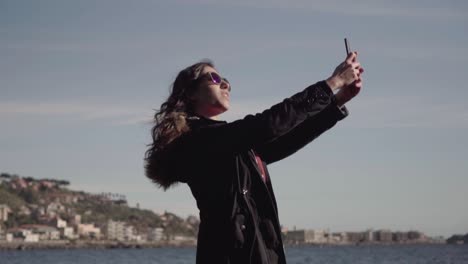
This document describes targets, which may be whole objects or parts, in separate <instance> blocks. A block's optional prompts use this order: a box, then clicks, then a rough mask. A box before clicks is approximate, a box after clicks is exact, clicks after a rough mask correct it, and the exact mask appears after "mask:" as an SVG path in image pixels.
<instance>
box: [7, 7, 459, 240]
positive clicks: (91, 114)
mask: <svg viewBox="0 0 468 264" xmlns="http://www.w3.org/2000/svg"><path fill="white" fill-rule="evenodd" d="M467 26H468V4H466V2H465V1H370V0H364V1H353V2H350V1H305V0H304V1H299V0H298V1H288V2H286V1H263V0H253V1H244V0H240V1H235V2H234V1H224V0H223V1H209V0H205V1H204V0H193V1H189V0H177V1H149V0H142V1H132V2H130V1H123V0H117V1H110V0H99V1H91V0H88V1H59V0H56V1H51V0H45V1H21V0H20V1H5V0H2V1H0V36H1V37H0V58H1V59H0V123H1V124H2V128H1V133H0V171H2V172H8V173H16V174H19V175H22V176H33V177H37V178H57V179H66V180H70V181H71V182H72V186H71V187H72V188H74V189H82V190H85V191H88V192H95V193H98V192H116V193H122V194H125V195H126V196H127V198H128V200H129V202H130V205H132V206H134V205H135V204H136V203H139V204H140V206H141V207H144V208H149V209H153V210H155V211H156V212H163V211H164V210H168V211H171V212H175V213H177V214H179V215H181V216H187V215H189V214H195V215H197V214H198V212H197V209H196V205H195V202H194V200H193V198H192V197H191V194H190V192H189V189H188V188H187V186H184V185H179V186H177V187H176V188H174V189H170V190H169V191H167V192H163V191H162V190H160V189H157V188H156V187H155V186H154V185H152V184H151V183H150V182H149V181H148V180H147V179H146V178H145V177H144V174H143V155H144V151H145V150H146V144H148V143H149V142H150V128H151V123H150V121H151V117H152V115H153V113H154V111H153V109H157V108H159V106H160V104H161V103H162V102H163V101H164V100H165V99H166V97H167V96H168V89H169V85H170V83H171V82H172V81H173V79H174V78H175V76H176V75H177V73H178V71H179V70H181V69H183V68H184V67H186V66H188V65H190V64H192V63H194V62H196V61H198V60H200V59H203V58H210V59H212V60H214V62H215V64H216V66H217V68H218V70H219V71H220V72H221V73H222V74H223V75H225V76H226V77H227V78H228V79H229V80H230V82H231V83H232V86H233V91H232V94H231V103H232V108H231V109H230V111H229V112H227V113H226V114H224V115H223V116H222V118H223V119H225V120H228V121H232V120H235V119H237V118H242V117H243V116H244V115H246V114H249V113H255V112H259V111H262V110H263V109H265V108H267V107H269V106H271V105H273V104H275V103H277V102H279V101H281V100H282V99H284V98H286V97H288V96H290V95H292V94H294V93H296V92H298V91H301V90H302V89H304V88H305V87H306V86H308V85H309V84H312V83H315V82H317V81H320V80H323V79H325V78H327V77H329V76H330V74H331V73H332V72H333V70H334V68H335V66H336V65H337V64H339V63H340V62H341V61H342V60H343V59H344V56H345V49H344V43H343V38H344V37H347V38H348V39H349V41H350V45H351V48H352V49H353V50H357V51H358V52H359V57H360V61H361V63H362V65H363V67H364V68H365V70H366V72H365V76H364V87H363V90H362V92H361V94H360V95H359V96H358V97H356V98H355V99H354V100H353V101H351V102H349V103H348V104H347V106H348V109H349V111H350V115H349V117H348V118H346V119H345V120H343V121H342V122H340V123H339V124H337V125H336V126H335V127H334V128H333V129H332V130H330V131H328V132H327V133H326V134H324V135H322V136H321V137H320V138H318V139H317V140H316V141H314V142H313V143H311V144H310V145H308V146H307V147H305V148H304V149H302V150H301V151H299V152H298V153H296V154H295V155H293V156H291V157H289V158H288V159H286V160H283V161H280V162H278V163H275V164H273V165H271V166H270V167H269V170H270V173H271V174H272V180H273V185H274V188H275V192H276V195H277V200H278V206H279V214H280V220H281V222H282V224H283V225H284V226H287V227H289V228H293V227H294V226H296V227H297V228H329V229H330V230H331V231H358V230H364V229H367V228H374V229H379V228H390V229H392V230H401V231H405V230H409V229H417V230H421V231H423V232H425V233H427V234H429V235H444V236H448V235H451V234H453V233H466V232H468V210H467V209H468V208H467V205H466V201H467V200H468V192H467V191H466V187H467V186H468V162H466V160H467V158H466V155H465V151H466V149H468V139H467V137H466V135H467V132H468V106H467V104H466V100H467V98H468V91H467V89H466V78H467V72H468V34H467V28H468V27H467Z"/></svg>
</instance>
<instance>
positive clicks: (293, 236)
mask: <svg viewBox="0 0 468 264" xmlns="http://www.w3.org/2000/svg"><path fill="white" fill-rule="evenodd" d="M328 237H329V233H328V231H325V230H312V229H310V230H304V229H301V230H293V231H288V233H287V234H286V238H285V241H287V242H289V243H319V244H320V243H327V242H329V241H328Z"/></svg>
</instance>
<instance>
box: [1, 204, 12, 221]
mask: <svg viewBox="0 0 468 264" xmlns="http://www.w3.org/2000/svg"><path fill="white" fill-rule="evenodd" d="M9 213H11V209H10V207H9V206H8V205H6V204H0V222H6V221H8V214H9Z"/></svg>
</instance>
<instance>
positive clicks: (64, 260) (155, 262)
mask: <svg viewBox="0 0 468 264" xmlns="http://www.w3.org/2000/svg"><path fill="white" fill-rule="evenodd" d="M195 250H196V249H195V248H146V249H67V250H64V249H48V250H38V249H37V250H36V249H33V250H23V251H16V250H11V251H0V264H35V263H37V264H55V263H57V264H59V263H60V264H72V263H80V264H81V263H90V264H91V263H98V264H124V263H125V264H132V263H135V264H145V263H151V264H189V263H190V264H193V263H195ZM285 251H286V256H287V263H288V264H312V263H314V264H315V263H321V264H322V263H329V264H338V263H340V264H341V263H364V264H370V263H372V264H374V263H385V264H387V263H396V264H403V263H404V264H419V263H421V264H423V263H424V264H427V263H454V264H455V263H457V264H463V263H467V264H468V245H445V244H444V245H385V246H383V245H365V246H294V247H286V248H285Z"/></svg>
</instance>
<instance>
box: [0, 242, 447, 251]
mask: <svg viewBox="0 0 468 264" xmlns="http://www.w3.org/2000/svg"><path fill="white" fill-rule="evenodd" d="M409 245H450V244H448V243H430V242H427V243H424V242H420V243H359V244H353V243H348V244H313V243H304V244H289V243H288V244H285V247H291V248H294V247H330V246H354V247H359V246H409ZM196 246H197V245H196V242H193V241H170V242H169V241H164V242H123V241H85V240H83V241H69V240H58V241H41V242H24V241H12V242H7V241H0V251H10V250H44V249H45V250H54V249H66V250H68V249H70V250H73V249H96V250H100V249H145V248H196Z"/></svg>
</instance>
